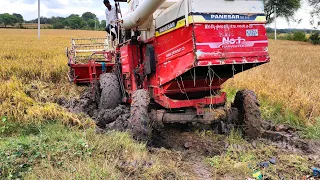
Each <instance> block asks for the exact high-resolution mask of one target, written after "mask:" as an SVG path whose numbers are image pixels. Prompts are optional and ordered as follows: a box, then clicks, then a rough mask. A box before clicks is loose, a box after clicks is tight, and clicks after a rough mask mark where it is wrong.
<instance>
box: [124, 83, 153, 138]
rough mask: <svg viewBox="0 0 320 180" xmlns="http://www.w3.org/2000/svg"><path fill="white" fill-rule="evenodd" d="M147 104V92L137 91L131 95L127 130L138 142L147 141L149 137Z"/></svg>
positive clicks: (149, 127)
mask: <svg viewBox="0 0 320 180" xmlns="http://www.w3.org/2000/svg"><path fill="white" fill-rule="evenodd" d="M149 104H150V95H149V92H148V91H147V90H144V89H139V90H136V91H135V92H134V93H133V94H132V103H131V108H130V118H129V128H130V131H131V134H132V136H133V137H134V138H135V139H136V140H139V141H148V140H149V138H150V136H151V132H152V129H151V126H150V117H149V114H148V106H149Z"/></svg>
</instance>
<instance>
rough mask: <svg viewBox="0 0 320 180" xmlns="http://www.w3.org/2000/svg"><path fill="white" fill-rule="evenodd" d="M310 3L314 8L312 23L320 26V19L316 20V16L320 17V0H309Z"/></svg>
mask: <svg viewBox="0 0 320 180" xmlns="http://www.w3.org/2000/svg"><path fill="white" fill-rule="evenodd" d="M308 1H309V4H310V5H311V7H312V8H313V10H312V11H311V20H310V23H311V24H313V25H315V26H320V21H319V22H315V17H320V0H308Z"/></svg>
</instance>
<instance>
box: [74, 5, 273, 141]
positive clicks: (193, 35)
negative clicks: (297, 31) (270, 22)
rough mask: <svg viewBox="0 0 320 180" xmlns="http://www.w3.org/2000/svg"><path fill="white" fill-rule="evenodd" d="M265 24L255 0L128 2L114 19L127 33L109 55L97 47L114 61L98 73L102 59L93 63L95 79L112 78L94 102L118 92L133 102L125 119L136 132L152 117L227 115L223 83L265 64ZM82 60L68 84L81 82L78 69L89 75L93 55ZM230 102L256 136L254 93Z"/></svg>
mask: <svg viewBox="0 0 320 180" xmlns="http://www.w3.org/2000/svg"><path fill="white" fill-rule="evenodd" d="M265 23H266V18H265V15H264V6H263V1H261V0H250V1H247V0H232V1H230V0H214V1H212V0H170V1H165V0H131V1H129V13H128V14H127V15H125V16H124V17H123V18H121V19H120V20H119V26H120V27H121V28H122V29H123V30H127V31H131V36H129V37H121V38H122V39H121V41H119V42H120V43H119V44H118V45H117V48H116V50H115V51H114V53H110V51H103V52H104V53H105V54H108V55H109V56H105V57H113V58H114V59H115V60H114V61H112V63H109V64H108V65H106V66H107V67H109V69H108V68H107V70H106V71H103V72H102V71H101V70H100V69H99V68H100V64H101V63H99V62H97V61H95V62H94V63H93V64H96V65H95V68H97V67H98V68H97V70H96V71H99V73H100V74H101V73H104V74H103V75H101V76H99V75H100V74H99V73H97V74H98V76H95V78H96V79H98V78H100V79H102V77H103V78H104V80H103V83H110V84H112V83H114V81H115V80H116V81H117V82H118V85H115V86H114V87H110V86H108V88H103V87H101V88H100V92H99V94H101V95H102V96H105V97H103V98H100V99H103V100H104V101H106V102H100V105H101V104H102V105H104V107H105V108H114V107H116V105H117V104H114V102H115V101H114V98H115V97H114V93H112V92H115V91H117V92H121V93H118V94H119V97H116V98H118V99H121V100H122V103H128V104H131V117H130V119H129V124H130V127H131V129H132V131H133V134H135V135H136V136H137V137H140V136H145V134H148V133H147V132H141V131H139V130H138V129H139V127H141V126H146V127H145V128H143V129H148V127H150V126H149V125H150V121H151V120H152V121H157V122H161V123H186V122H201V123H205V124H210V123H213V122H216V121H220V120H226V119H229V120H230V118H228V116H229V114H230V111H231V110H230V108H226V99H227V98H226V93H225V92H222V91H221V89H222V88H221V86H222V84H223V83H224V82H226V81H227V80H228V79H229V78H232V77H234V75H235V74H237V73H240V72H243V71H246V70H248V69H251V68H254V67H257V66H259V65H262V64H264V63H267V62H269V56H268V40H267V36H266V28H265ZM125 34H127V33H125ZM88 60H89V62H88V63H83V64H81V65H79V64H71V69H72V71H73V73H74V75H73V77H74V82H82V81H83V82H87V81H84V80H83V79H85V78H79V77H82V76H81V75H80V74H81V73H80V72H82V75H83V76H85V74H86V73H87V76H88V77H89V78H86V79H89V80H90V81H91V80H93V79H92V78H90V73H88V72H92V71H90V68H91V64H92V63H90V62H91V60H92V58H89V59H88ZM107 60H109V59H108V58H106V61H107ZM77 66H79V67H77ZM81 68H84V69H85V68H87V69H89V70H87V71H85V70H84V69H83V71H80V69H81ZM252 78H254V77H252ZM100 81H101V80H100ZM109 81H110V82H109ZM111 81H112V82H111ZM116 102H118V101H116ZM248 104H249V105H248ZM233 107H234V108H233V109H236V110H235V111H236V112H237V113H238V116H237V120H235V121H236V123H242V124H245V125H246V126H253V125H254V126H255V128H256V130H257V132H253V133H254V134H255V135H256V133H258V131H259V128H260V127H259V126H260V125H261V124H260V123H259V121H260V111H259V107H258V103H257V99H256V96H255V94H254V93H253V92H252V91H240V92H238V93H237V96H236V99H235V102H234V103H233ZM249 107H250V108H251V109H250V110H248V109H247V108H249ZM102 108H103V107H102ZM248 113H249V114H248ZM147 117H148V118H147ZM150 119H151V120H150ZM252 121H257V122H252ZM140 129H141V128H140ZM248 134H249V132H248Z"/></svg>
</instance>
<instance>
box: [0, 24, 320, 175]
mask: <svg viewBox="0 0 320 180" xmlns="http://www.w3.org/2000/svg"><path fill="white" fill-rule="evenodd" d="M103 36H105V32H99V31H72V30H42V37H41V40H38V39H37V31H36V30H16V29H0V118H1V119H0V179H16V178H20V179H106V177H107V179H244V178H248V177H252V174H253V173H254V172H256V171H258V170H260V172H261V173H262V174H263V175H265V177H270V178H271V179H278V178H281V177H284V178H285V179H301V177H302V176H304V175H310V174H311V173H312V172H311V167H312V166H320V159H319V156H317V155H314V154H310V153H307V152H304V151H299V150H295V148H291V150H290V147H285V148H284V149H282V148H279V147H278V146H274V145H272V144H271V143H270V142H265V141H260V140H257V141H247V140H245V139H243V138H242V137H241V136H240V135H239V133H238V132H237V131H232V132H231V133H230V134H229V135H216V134H214V133H212V131H208V130H203V129H197V128H195V127H185V126H183V127H180V126H178V127H172V128H170V127H167V128H166V129H165V131H163V132H161V133H159V134H156V135H155V138H154V139H153V142H152V145H151V146H150V145H149V146H147V145H146V144H143V143H138V142H136V141H134V140H133V139H132V138H131V137H130V135H129V134H128V133H126V132H114V131H111V132H107V133H106V134H96V133H95V132H94V122H93V120H91V119H90V118H89V117H88V116H86V115H84V114H74V113H71V112H69V111H67V110H66V109H65V108H64V107H61V106H59V105H58V104H59V103H58V102H60V101H61V100H68V99H70V98H77V97H79V96H80V95H81V94H82V93H83V92H84V91H85V89H86V87H78V86H75V85H73V84H70V83H69V82H68V77H67V74H68V70H69V69H68V66H67V58H66V53H65V49H66V47H69V46H70V38H71V37H79V38H80V37H81V38H86V37H103ZM269 42H270V44H269V52H270V57H271V62H270V63H268V64H265V65H262V66H260V67H257V68H254V69H252V70H249V71H248V72H244V73H241V74H238V75H236V76H235V77H234V78H233V79H231V80H229V81H228V82H227V83H226V84H225V88H224V90H225V91H226V92H228V93H229V99H232V98H233V97H234V95H235V92H236V91H237V90H239V89H243V88H247V89H251V90H254V91H255V92H256V93H257V95H258V98H259V100H260V102H261V110H262V115H263V117H264V118H265V119H266V120H271V121H273V122H275V123H285V124H289V125H291V126H293V127H294V128H296V129H299V130H301V135H302V136H304V137H305V138H312V139H320V119H319V117H320V90H319V89H320V73H319V72H320V47H319V46H313V45H311V44H308V43H301V42H292V41H274V40H270V41H269ZM299 132H300V131H299ZM284 146H286V145H284ZM288 148H289V150H288ZM272 157H275V158H276V159H277V162H276V163H275V164H270V167H268V168H262V169H261V167H259V165H257V163H260V162H263V161H268V160H269V159H270V158H272ZM317 163H319V164H317Z"/></svg>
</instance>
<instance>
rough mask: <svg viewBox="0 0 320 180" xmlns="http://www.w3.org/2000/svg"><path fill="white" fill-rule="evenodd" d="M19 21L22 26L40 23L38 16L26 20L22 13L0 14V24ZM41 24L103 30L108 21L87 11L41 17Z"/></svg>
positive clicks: (10, 23)
mask: <svg viewBox="0 0 320 180" xmlns="http://www.w3.org/2000/svg"><path fill="white" fill-rule="evenodd" d="M17 23H18V25H19V27H20V28H23V23H38V18H37V19H33V20H30V21H25V20H24V19H23V16H22V15H21V14H16V13H13V14H8V13H5V14H0V24H2V25H4V27H7V26H8V25H11V26H14V25H16V24H17ZM40 24H49V25H51V28H53V29H88V30H89V29H90V30H93V29H98V30H102V29H104V28H105V27H106V21H105V20H102V21H99V19H98V18H97V16H96V15H95V14H93V13H91V12H85V13H83V14H82V15H81V16H80V15H78V14H71V15H70V16H68V17H59V16H53V17H51V18H47V17H40Z"/></svg>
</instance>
